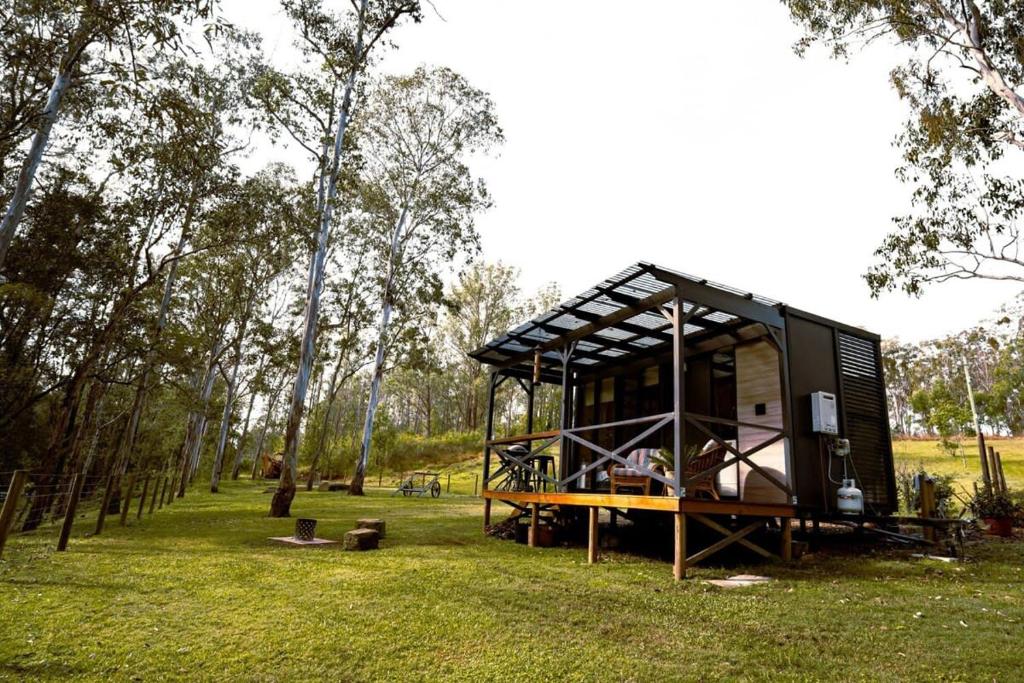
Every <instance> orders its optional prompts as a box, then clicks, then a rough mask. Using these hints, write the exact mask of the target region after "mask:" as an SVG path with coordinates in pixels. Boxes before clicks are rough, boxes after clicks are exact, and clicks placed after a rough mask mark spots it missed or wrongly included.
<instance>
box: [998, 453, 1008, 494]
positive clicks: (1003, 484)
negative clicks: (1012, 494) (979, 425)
mask: <svg viewBox="0 0 1024 683" xmlns="http://www.w3.org/2000/svg"><path fill="white" fill-rule="evenodd" d="M996 473H997V474H998V475H999V489H1000V490H1001V491H1002V492H1003V493H1007V492H1008V491H1009V489H1008V488H1007V487H1006V472H1004V471H1003V456H1002V454H1001V453H1000V452H999V451H996Z"/></svg>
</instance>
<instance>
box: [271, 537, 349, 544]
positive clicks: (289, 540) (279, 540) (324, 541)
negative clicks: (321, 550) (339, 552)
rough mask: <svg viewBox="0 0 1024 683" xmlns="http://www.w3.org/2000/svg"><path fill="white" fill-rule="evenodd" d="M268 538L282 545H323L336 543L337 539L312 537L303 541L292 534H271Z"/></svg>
mask: <svg viewBox="0 0 1024 683" xmlns="http://www.w3.org/2000/svg"><path fill="white" fill-rule="evenodd" d="M270 540H271V541H273V542H275V543H281V544H283V545H297V546H324V545H337V544H338V542H337V541H331V540H328V539H326V538H314V539H311V540H308V541H304V540H302V539H301V538H295V537H294V536H271V537H270Z"/></svg>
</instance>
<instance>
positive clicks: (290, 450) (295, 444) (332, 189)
mask: <svg viewBox="0 0 1024 683" xmlns="http://www.w3.org/2000/svg"><path fill="white" fill-rule="evenodd" d="M367 4H368V0H362V2H361V3H360V8H359V23H358V26H357V28H356V46H355V55H356V57H357V59H356V60H355V61H354V62H353V64H352V68H351V70H350V71H349V74H348V80H347V82H346V83H345V92H344V95H343V96H342V104H341V113H340V114H339V116H338V127H337V132H336V133H335V135H334V158H333V161H332V163H331V167H330V177H329V178H328V182H327V197H326V200H325V201H324V203H323V211H322V212H321V216H320V230H319V233H318V235H317V245H316V252H315V253H314V254H313V260H312V262H311V263H310V266H309V281H308V283H307V287H308V289H307V293H306V312H305V321H304V324H303V331H302V342H301V345H300V347H299V368H298V372H297V373H296V375H295V384H294V387H293V389H292V400H291V406H290V410H289V413H288V424H287V427H286V428H285V439H284V458H283V462H282V464H281V480H280V482H279V483H278V488H277V492H276V493H275V494H274V499H273V500H272V501H271V503H270V515H271V517H287V516H288V515H290V514H291V505H292V499H293V498H294V497H295V482H296V479H297V478H298V469H299V462H298V448H299V426H300V423H301V422H302V409H303V407H304V404H305V402H306V390H307V389H308V387H309V374H310V371H311V369H312V367H313V357H314V355H315V348H314V344H315V341H316V329H317V323H318V320H319V316H320V293H321V292H322V291H323V288H324V266H325V264H326V261H327V242H328V239H329V238H330V235H331V222H332V220H333V217H334V201H335V199H336V198H337V196H338V175H339V173H340V171H341V159H342V154H341V152H342V143H343V142H344V140H345V132H346V131H347V130H348V123H349V110H350V109H351V106H352V93H353V91H354V90H355V84H356V74H357V73H358V71H359V68H360V61H361V58H362V54H363V29H364V22H365V17H366V7H367Z"/></svg>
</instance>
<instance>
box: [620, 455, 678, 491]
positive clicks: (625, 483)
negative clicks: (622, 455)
mask: <svg viewBox="0 0 1024 683" xmlns="http://www.w3.org/2000/svg"><path fill="white" fill-rule="evenodd" d="M657 452H658V449H657V448H637V449H636V450H634V451H632V452H631V453H630V454H629V455H628V456H627V457H626V462H628V463H629V467H626V466H624V465H622V463H618V462H613V463H612V464H611V465H609V466H608V479H609V482H610V485H609V492H610V493H618V492H619V489H629V490H631V491H639V492H640V494H641V495H644V496H649V495H651V482H652V481H653V480H652V479H651V476H650V475H649V474H646V473H645V472H644V469H641V468H645V469H647V470H650V471H652V472H657V473H658V474H664V473H665V468H663V467H662V466H661V465H653V464H652V463H651V457H652V456H654V455H655V454H657Z"/></svg>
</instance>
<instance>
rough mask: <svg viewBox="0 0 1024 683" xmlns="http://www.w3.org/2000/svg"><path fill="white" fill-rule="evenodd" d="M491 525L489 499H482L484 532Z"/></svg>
mask: <svg viewBox="0 0 1024 683" xmlns="http://www.w3.org/2000/svg"><path fill="white" fill-rule="evenodd" d="M490 525H491V499H490V498H484V531H485V532H486V531H487V527H489V526H490Z"/></svg>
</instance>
